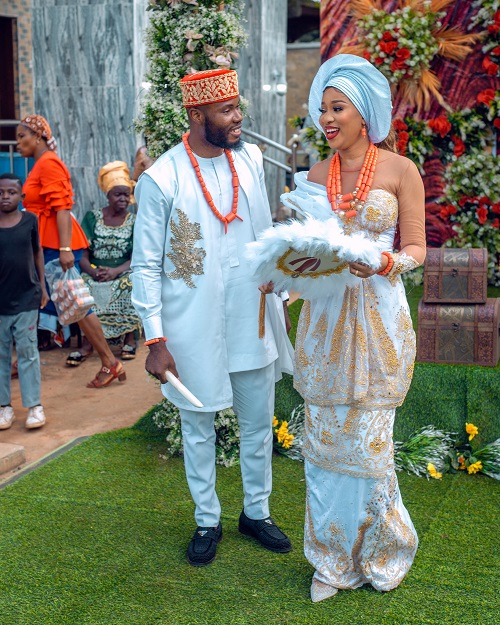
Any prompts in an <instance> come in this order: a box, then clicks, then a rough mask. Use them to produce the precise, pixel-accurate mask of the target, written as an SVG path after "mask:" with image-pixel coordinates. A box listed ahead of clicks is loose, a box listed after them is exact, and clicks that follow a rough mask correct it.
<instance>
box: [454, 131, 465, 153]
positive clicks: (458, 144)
mask: <svg viewBox="0 0 500 625" xmlns="http://www.w3.org/2000/svg"><path fill="white" fill-rule="evenodd" d="M451 140H452V141H453V143H454V145H455V148H454V149H453V154H454V155H455V156H456V157H457V158H458V157H459V156H462V154H463V153H464V152H465V143H464V142H463V141H462V139H460V137H457V135H451Z"/></svg>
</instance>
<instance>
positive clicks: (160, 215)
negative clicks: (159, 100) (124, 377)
mask: <svg viewBox="0 0 500 625" xmlns="http://www.w3.org/2000/svg"><path fill="white" fill-rule="evenodd" d="M198 161H199V164H200V169H201V172H202V175H203V178H204V180H205V183H206V186H207V188H208V190H209V191H210V194H211V195H212V198H213V200H214V203H215V205H216V206H217V208H218V210H219V211H220V212H221V213H222V214H227V213H228V212H229V211H230V210H231V205H232V198H233V194H232V185H231V171H230V169H229V166H228V164H227V159H226V156H225V155H222V156H221V157H217V158H214V159H203V158H198ZM234 164H235V168H236V171H237V173H238V178H239V182H240V194H239V202H238V215H239V216H241V217H242V219H243V221H239V220H234V221H233V222H231V223H230V224H229V227H228V233H227V234H224V226H223V224H222V223H221V221H220V220H219V219H217V218H216V217H215V215H214V214H213V213H212V211H211V209H210V207H209V206H208V204H207V202H206V200H205V198H204V196H203V192H202V190H201V187H200V184H199V182H198V180H197V178H196V175H195V172H194V169H193V167H192V165H191V163H190V161H189V158H188V155H187V153H186V151H185V148H184V146H183V145H182V144H179V145H177V146H175V147H174V148H172V149H171V150H169V151H168V152H167V153H166V154H164V155H163V156H162V157H160V158H159V159H158V160H157V161H156V162H155V163H154V164H153V165H152V166H151V167H150V168H149V169H148V170H147V171H146V172H145V173H144V174H143V175H142V176H141V178H140V179H139V182H138V185H137V187H136V191H135V195H136V197H137V199H138V202H139V210H138V214H137V222H136V229H135V233H134V251H133V256H132V269H133V273H132V283H133V294H132V301H133V303H134V305H135V307H136V309H137V310H138V312H139V314H140V315H141V317H142V319H143V324H144V329H145V335H146V339H149V338H155V337H159V336H167V337H168V348H169V350H170V351H171V352H172V355H173V357H174V359H175V361H176V365H177V370H178V371H179V375H180V377H181V379H182V382H183V383H184V384H185V385H186V386H187V387H188V388H189V389H190V390H191V391H192V392H193V393H194V394H195V395H196V396H197V397H198V398H199V399H200V401H201V402H202V403H203V404H204V408H203V409H202V410H203V411H212V410H220V409H223V408H227V407H230V406H231V405H232V401H233V398H232V389H231V383H230V378H229V373H232V372H236V371H248V370H252V369H259V368H262V367H265V366H267V365H268V364H270V363H272V362H274V363H276V367H275V368H276V379H279V378H280V377H281V372H282V371H287V372H289V373H291V372H292V370H293V364H292V356H291V354H292V350H291V345H290V343H289V341H288V338H287V336H286V331H285V324H284V316H283V305H282V302H281V299H280V298H279V297H277V296H276V295H274V294H271V295H268V296H267V297H266V334H265V337H264V339H259V338H258V327H259V326H258V314H259V302H260V292H259V290H258V286H259V285H258V284H257V283H256V282H255V281H254V280H253V279H252V278H251V276H250V275H249V270H248V266H247V263H246V261H245V259H244V249H245V244H246V243H247V242H249V241H254V240H255V238H256V235H257V234H258V233H259V232H261V231H262V230H264V229H265V228H268V227H269V226H271V225H272V222H271V214H270V210H269V203H268V200H267V196H266V191H265V186H264V173H263V167H262V154H261V152H260V150H259V148H258V147H257V146H255V145H251V144H244V148H243V149H242V150H241V151H238V152H235V153H234ZM162 390H163V393H164V394H165V396H166V397H168V399H169V400H170V401H172V402H173V403H174V404H175V405H177V406H178V407H180V408H186V409H189V410H193V409H194V408H193V406H192V405H191V404H189V403H188V402H187V401H186V400H185V399H184V398H183V397H182V396H181V395H180V394H179V393H177V392H176V391H175V390H174V389H173V388H172V387H171V385H169V384H166V385H163V387H162Z"/></svg>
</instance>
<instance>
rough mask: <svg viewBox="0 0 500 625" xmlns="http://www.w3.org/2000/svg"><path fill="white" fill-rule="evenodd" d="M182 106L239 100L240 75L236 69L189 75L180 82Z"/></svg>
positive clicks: (214, 70) (212, 70)
mask: <svg viewBox="0 0 500 625" xmlns="http://www.w3.org/2000/svg"><path fill="white" fill-rule="evenodd" d="M180 87H181V92H182V104H183V105H184V106H185V107H186V108H188V107H190V106H203V105H204V104H212V103H214V102H226V101H227V100H232V99H233V98H237V97H238V96H239V95H240V93H239V91H238V74H237V73H236V72H235V71H234V69H210V70H207V71H205V72H195V73H194V74H188V75H187V76H184V78H183V79H182V80H181V81H180Z"/></svg>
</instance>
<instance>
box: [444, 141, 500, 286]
mask: <svg viewBox="0 0 500 625" xmlns="http://www.w3.org/2000/svg"><path fill="white" fill-rule="evenodd" d="M499 172H500V158H499V157H497V156H493V155H492V154H488V153H486V152H474V153H471V154H468V155H464V156H462V157H461V158H460V159H458V160H456V161H455V162H454V163H452V164H451V165H450V166H449V167H448V168H447V170H446V172H445V176H444V178H445V182H446V187H445V190H444V195H443V198H442V204H443V206H442V209H441V217H442V218H443V219H444V220H449V222H450V223H451V225H452V228H453V230H454V231H455V233H456V236H455V237H454V238H453V239H450V240H449V241H447V242H446V245H447V246H448V247H485V248H486V249H487V250H488V255H489V260H488V283H489V284H490V285H492V286H500V270H499V268H498V254H499V250H500V173H499Z"/></svg>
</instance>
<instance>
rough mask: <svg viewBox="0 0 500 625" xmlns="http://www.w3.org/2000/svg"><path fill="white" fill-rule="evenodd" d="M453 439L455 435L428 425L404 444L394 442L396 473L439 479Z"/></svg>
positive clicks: (443, 470) (444, 470) (445, 464)
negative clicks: (401, 472)
mask: <svg viewBox="0 0 500 625" xmlns="http://www.w3.org/2000/svg"><path fill="white" fill-rule="evenodd" d="M455 438H456V434H453V433H452V432H443V431H442V430H438V429H436V428H435V427H433V426H432V425H429V426H425V427H423V428H420V429H419V430H417V431H416V432H415V433H414V434H412V435H411V436H410V438H409V439H408V440H407V441H406V442H405V443H401V442H398V441H395V442H394V466H395V468H396V471H406V472H408V473H413V474H415V475H419V476H426V477H429V475H430V476H431V477H441V475H442V474H443V473H445V472H446V470H447V460H448V458H449V455H450V453H451V452H452V450H453V445H454V442H455ZM429 467H432V468H431V469H429ZM433 473H434V475H433Z"/></svg>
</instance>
